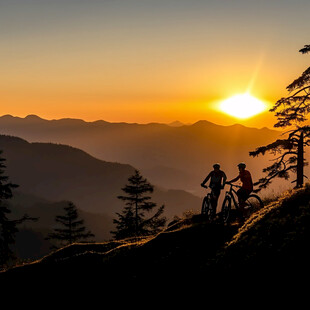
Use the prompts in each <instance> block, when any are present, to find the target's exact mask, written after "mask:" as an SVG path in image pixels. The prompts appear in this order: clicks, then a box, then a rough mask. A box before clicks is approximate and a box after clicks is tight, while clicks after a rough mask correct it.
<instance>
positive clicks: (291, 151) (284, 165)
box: [250, 45, 310, 188]
mask: <svg viewBox="0 0 310 310" xmlns="http://www.w3.org/2000/svg"><path fill="white" fill-rule="evenodd" d="M299 52H301V53H303V54H305V53H308V52H310V45H305V46H304V48H302V49H301V50H300V51H299ZM287 90H288V91H289V92H290V95H289V96H288V97H285V98H281V99H280V100H278V101H277V102H276V104H275V105H274V107H273V108H272V109H271V110H270V111H271V112H275V116H276V117H277V122H276V124H275V125H274V127H278V128H279V127H280V128H285V127H292V129H291V130H290V131H288V132H286V135H287V137H286V138H285V139H278V140H277V141H275V142H273V143H271V144H269V145H267V146H263V147H259V148H257V149H256V150H255V151H253V152H250V156H254V157H255V156H258V155H259V154H262V155H264V154H265V153H266V152H269V153H271V154H273V155H278V156H277V157H276V158H275V160H274V163H273V164H272V165H270V166H269V167H267V168H265V169H264V170H263V172H265V173H267V175H266V176H265V177H264V178H261V179H260V180H259V181H258V182H257V183H256V184H258V185H259V187H260V188H265V187H266V186H267V185H268V184H270V182H271V180H272V179H274V178H275V177H280V178H285V179H288V178H289V172H290V171H292V172H293V173H296V175H297V178H296V180H295V181H293V182H296V187H302V186H303V181H304V166H305V165H306V164H307V163H306V162H305V160H304V147H305V146H308V145H309V144H310V126H308V125H304V126H302V124H303V123H304V122H305V121H306V120H307V118H306V116H307V114H308V113H309V112H310V67H309V68H308V69H307V70H305V71H304V72H303V74H302V75H301V76H300V77H299V78H297V79H296V80H295V81H294V82H293V83H291V84H290V85H289V86H287Z"/></svg>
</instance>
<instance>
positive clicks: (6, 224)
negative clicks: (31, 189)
mask: <svg viewBox="0 0 310 310" xmlns="http://www.w3.org/2000/svg"><path fill="white" fill-rule="evenodd" d="M1 154H2V151H0V267H4V266H5V265H6V264H7V263H8V261H9V260H10V259H13V258H15V256H14V254H13V252H12V250H11V248H10V245H12V244H14V243H15V234H16V233H17V232H18V228H17V225H18V224H21V223H23V222H24V221H26V220H33V221H34V220H37V219H35V218H30V217H29V216H28V215H26V214H25V215H24V216H23V217H22V218H21V219H18V220H10V219H9V218H8V216H9V214H10V213H11V210H10V209H9V208H8V206H7V204H6V203H5V201H6V200H8V199H11V198H12V197H13V192H12V190H13V189H14V188H17V187H18V185H16V184H13V183H10V182H9V181H8V180H9V177H8V176H5V175H4V173H5V168H6V165H5V161H6V160H5V158H3V157H1Z"/></svg>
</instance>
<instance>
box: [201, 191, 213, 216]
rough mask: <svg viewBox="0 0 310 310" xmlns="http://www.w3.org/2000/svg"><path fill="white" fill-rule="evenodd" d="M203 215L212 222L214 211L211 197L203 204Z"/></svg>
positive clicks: (208, 196) (205, 199)
mask: <svg viewBox="0 0 310 310" xmlns="http://www.w3.org/2000/svg"><path fill="white" fill-rule="evenodd" d="M201 214H203V215H206V217H207V218H208V219H209V220H211V218H212V215H213V210H212V206H211V197H210V195H207V196H206V197H205V198H204V199H203V202H202V207H201Z"/></svg>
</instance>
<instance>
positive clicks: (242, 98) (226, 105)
mask: <svg viewBox="0 0 310 310" xmlns="http://www.w3.org/2000/svg"><path fill="white" fill-rule="evenodd" d="M266 109H267V107H266V105H265V103H264V102H262V101H261V100H259V99H257V98H255V97H253V96H251V95H250V94H249V93H245V94H241V95H235V96H233V97H230V98H228V99H226V100H224V101H223V102H222V103H221V104H220V110H221V111H222V112H224V113H226V114H228V115H231V116H233V117H237V118H240V119H246V118H250V117H252V116H254V115H257V114H259V113H261V112H263V111H265V110H266Z"/></svg>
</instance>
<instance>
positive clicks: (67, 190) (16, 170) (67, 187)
mask: <svg viewBox="0 0 310 310" xmlns="http://www.w3.org/2000/svg"><path fill="white" fill-rule="evenodd" d="M0 146H1V150H3V157H4V158H6V160H7V161H6V165H7V169H6V174H7V175H9V177H10V180H11V181H12V182H13V183H16V184H18V185H19V190H20V191H22V192H23V193H25V194H30V195H34V196H38V197H42V198H45V199H47V200H50V201H53V202H57V201H62V200H66V201H68V200H70V201H73V203H75V204H76V206H77V207H78V208H79V209H81V210H84V211H87V212H92V213H100V214H106V215H108V216H110V217H115V212H119V211H120V210H121V209H122V208H123V207H124V204H123V202H122V201H120V200H119V199H117V196H118V195H120V194H122V190H121V188H123V187H124V185H125V184H126V183H127V182H128V177H129V176H130V175H132V174H133V172H134V167H132V166H130V165H125V164H120V163H116V162H106V161H103V160H99V159H97V158H94V157H92V156H91V155H89V154H88V153H86V152H84V151H82V150H80V149H77V148H74V147H71V146H68V145H59V144H52V143H29V142H27V141H26V140H23V139H21V138H17V137H11V136H4V135H0ZM152 197H153V198H154V199H153V201H154V202H156V203H158V205H162V204H165V206H166V209H165V211H166V216H168V217H173V216H174V215H176V214H177V215H181V214H182V212H184V211H185V207H186V206H187V205H196V206H197V207H198V208H199V205H200V198H198V197H196V196H194V195H191V194H190V193H187V192H184V191H179V192H175V191H171V190H167V189H162V188H156V189H155V191H154V195H153V196H152ZM186 204H187V205H186Z"/></svg>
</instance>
